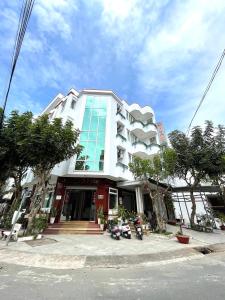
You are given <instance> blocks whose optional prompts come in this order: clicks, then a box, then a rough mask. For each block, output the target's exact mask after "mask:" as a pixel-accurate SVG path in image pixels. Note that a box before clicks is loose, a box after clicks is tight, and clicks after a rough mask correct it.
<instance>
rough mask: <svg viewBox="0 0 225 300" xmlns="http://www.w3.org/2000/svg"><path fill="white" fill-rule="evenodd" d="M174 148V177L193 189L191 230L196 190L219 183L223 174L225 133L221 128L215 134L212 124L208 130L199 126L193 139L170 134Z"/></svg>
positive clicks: (193, 224)
mask: <svg viewBox="0 0 225 300" xmlns="http://www.w3.org/2000/svg"><path fill="white" fill-rule="evenodd" d="M169 139H170V142H171V145H172V147H173V149H174V151H175V152H176V156H177V160H176V168H175V173H174V175H175V176H177V177H179V178H180V179H183V180H184V181H185V182H186V183H187V185H188V186H189V188H190V198H191V202H192V211H191V219H190V222H191V226H192V227H194V226H195V215H196V202H195V197H194V190H195V188H196V187H197V186H199V185H200V183H201V182H203V181H209V180H210V179H212V178H214V179H216V178H217V179H218V178H219V176H220V178H221V175H223V174H224V170H225V168H224V154H225V151H224V144H225V143H224V129H222V127H219V130H218V134H217V135H216V134H215V131H214V127H213V123H212V122H210V121H206V126H205V129H204V130H203V129H202V128H201V127H199V126H196V127H194V128H193V130H192V132H191V136H190V138H189V137H187V136H186V135H185V134H184V133H183V132H181V131H178V130H175V131H173V132H171V133H170V134H169Z"/></svg>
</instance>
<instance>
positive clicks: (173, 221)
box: [167, 220, 177, 226]
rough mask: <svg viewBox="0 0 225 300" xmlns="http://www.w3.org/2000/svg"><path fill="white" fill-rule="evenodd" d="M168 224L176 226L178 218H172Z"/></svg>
mask: <svg viewBox="0 0 225 300" xmlns="http://www.w3.org/2000/svg"><path fill="white" fill-rule="evenodd" d="M167 224H169V225H174V226H176V224H177V222H176V220H170V221H168V222H167Z"/></svg>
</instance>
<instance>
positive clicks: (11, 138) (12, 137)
mask: <svg viewBox="0 0 225 300" xmlns="http://www.w3.org/2000/svg"><path fill="white" fill-rule="evenodd" d="M31 125H32V113H30V112H25V113H23V114H21V115H20V114H19V113H18V112H17V111H12V112H11V114H10V116H9V117H8V118H7V119H5V120H4V123H3V128H2V130H1V131H0V165H1V169H0V186H1V185H3V184H4V182H5V181H6V179H7V178H9V177H12V178H14V181H15V187H16V193H18V194H19V192H20V191H19V190H21V181H22V179H23V176H24V174H25V172H26V171H27V169H28V167H29V162H28V159H27V156H26V153H28V152H29V148H30V145H29V138H30V128H31ZM18 198H20V196H18Z"/></svg>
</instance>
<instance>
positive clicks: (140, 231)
mask: <svg viewBox="0 0 225 300" xmlns="http://www.w3.org/2000/svg"><path fill="white" fill-rule="evenodd" d="M134 227H135V231H136V237H137V238H138V239H140V240H143V229H142V226H141V221H140V217H136V218H135V219H134Z"/></svg>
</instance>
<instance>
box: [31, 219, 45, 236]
mask: <svg viewBox="0 0 225 300" xmlns="http://www.w3.org/2000/svg"><path fill="white" fill-rule="evenodd" d="M47 226H48V218H47V216H39V217H34V218H33V219H32V225H31V232H30V233H31V234H34V235H38V234H39V233H41V232H42V231H43V230H45V229H46V228H47ZM30 233H29V234H30Z"/></svg>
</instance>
